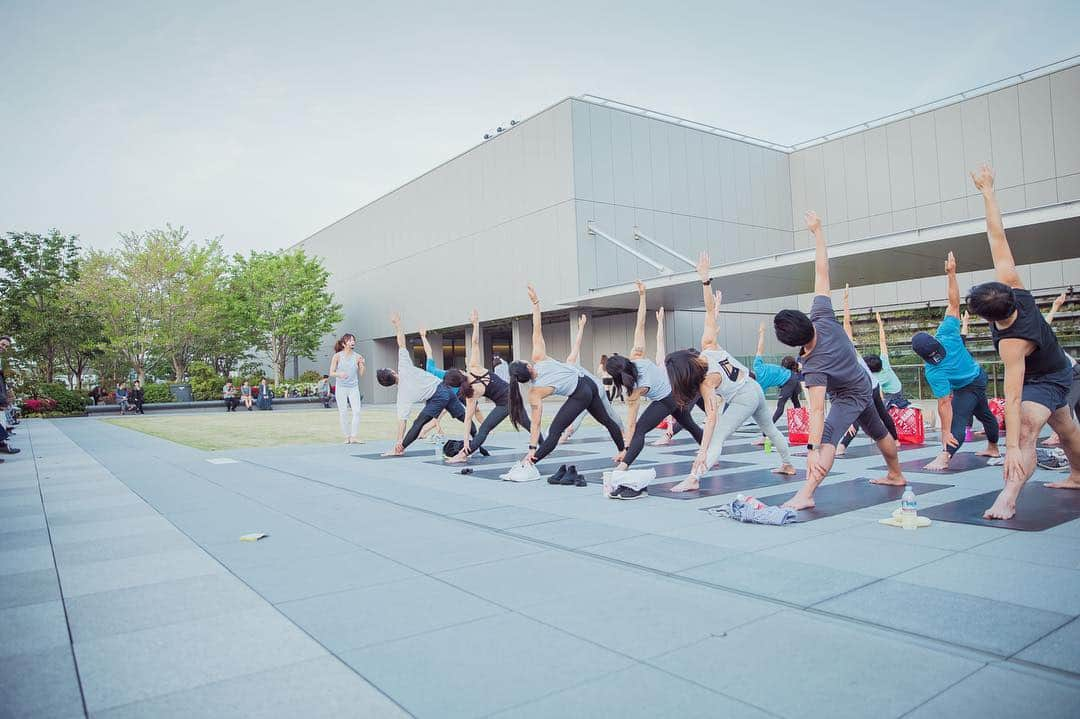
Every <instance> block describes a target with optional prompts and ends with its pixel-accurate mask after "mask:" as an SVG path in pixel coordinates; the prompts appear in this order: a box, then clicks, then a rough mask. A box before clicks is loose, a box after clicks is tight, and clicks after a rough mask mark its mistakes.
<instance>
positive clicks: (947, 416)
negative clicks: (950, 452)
mask: <svg viewBox="0 0 1080 719" xmlns="http://www.w3.org/2000/svg"><path fill="white" fill-rule="evenodd" d="M937 412H938V419H940V420H941V446H942V450H943V451H944V450H947V449H948V448H949V447H950V446H954V445H956V444H958V442H957V441H956V438H955V437H953V435H952V429H951V427H952V417H953V411H952V395H951V394H950V395H948V396H947V397H939V398H938V401H937Z"/></svg>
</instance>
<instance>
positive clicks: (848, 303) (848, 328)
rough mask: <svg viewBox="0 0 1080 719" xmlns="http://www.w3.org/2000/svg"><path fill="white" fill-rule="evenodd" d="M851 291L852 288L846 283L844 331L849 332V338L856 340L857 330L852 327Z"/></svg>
mask: <svg viewBox="0 0 1080 719" xmlns="http://www.w3.org/2000/svg"><path fill="white" fill-rule="evenodd" d="M850 293H851V289H850V288H849V287H848V286H847V285H844V332H846V333H847V336H848V339H849V340H851V341H852V342H854V341H855V331H854V330H853V329H852V328H851V301H850V300H849V299H848V295H849V294H850Z"/></svg>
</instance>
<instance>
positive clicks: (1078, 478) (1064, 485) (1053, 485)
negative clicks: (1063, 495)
mask: <svg viewBox="0 0 1080 719" xmlns="http://www.w3.org/2000/svg"><path fill="white" fill-rule="evenodd" d="M1046 486H1047V487H1049V488H1050V489H1080V474H1078V473H1076V472H1073V473H1072V474H1070V475H1069V478H1068V479H1066V480H1065V481H1064V482H1047V483H1046Z"/></svg>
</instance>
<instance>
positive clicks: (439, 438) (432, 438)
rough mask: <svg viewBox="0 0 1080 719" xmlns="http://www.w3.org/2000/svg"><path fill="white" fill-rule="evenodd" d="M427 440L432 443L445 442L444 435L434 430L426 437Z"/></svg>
mask: <svg viewBox="0 0 1080 719" xmlns="http://www.w3.org/2000/svg"><path fill="white" fill-rule="evenodd" d="M428 441H429V442H431V443H432V444H444V443H445V442H446V437H444V436H442V435H441V434H439V433H438V432H436V433H434V434H432V435H431V436H430V437H428Z"/></svg>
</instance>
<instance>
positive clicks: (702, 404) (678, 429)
mask: <svg viewBox="0 0 1080 719" xmlns="http://www.w3.org/2000/svg"><path fill="white" fill-rule="evenodd" d="M694 404H696V405H697V406H698V407H700V408H701V411H702V412H705V400H703V399H702V398H701V397H700V396H698V398H697V399H696V400H694ZM692 410H693V407H691V408H689V409H687V410H686V416H687V417H689V416H690V412H691V411H692ZM694 424H697V423H696V422H695V423H694ZM684 429H686V430H689V429H690V428H689V427H683V423H682V422H680V421H679V420H678V418H676V419H675V426H674V427H672V429H671V436H672V437H674V436H675V435H677V434H678V433H679V432H682V431H683V430H684ZM695 439H697V438H696V437H695ZM698 444H701V440H700V439H698Z"/></svg>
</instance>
